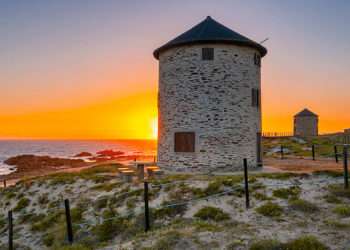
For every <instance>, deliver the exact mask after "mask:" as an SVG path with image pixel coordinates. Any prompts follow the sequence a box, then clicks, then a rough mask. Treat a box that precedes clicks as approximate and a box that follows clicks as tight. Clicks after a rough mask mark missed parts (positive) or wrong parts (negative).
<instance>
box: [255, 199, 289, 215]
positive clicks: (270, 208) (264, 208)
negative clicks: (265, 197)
mask: <svg viewBox="0 0 350 250" xmlns="http://www.w3.org/2000/svg"><path fill="white" fill-rule="evenodd" d="M255 211H256V212H258V213H259V214H262V215H264V216H268V217H278V216H280V215H281V214H282V212H283V209H282V207H281V206H279V205H278V204H276V203H273V202H270V201H268V202H266V203H265V204H263V205H261V206H260V207H258V208H256V209H255Z"/></svg>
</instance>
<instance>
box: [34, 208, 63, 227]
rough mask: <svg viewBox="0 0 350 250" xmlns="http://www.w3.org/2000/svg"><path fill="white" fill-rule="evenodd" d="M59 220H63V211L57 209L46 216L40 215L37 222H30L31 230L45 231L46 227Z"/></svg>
mask: <svg viewBox="0 0 350 250" xmlns="http://www.w3.org/2000/svg"><path fill="white" fill-rule="evenodd" d="M59 221H63V212H62V211H57V212H55V213H52V214H48V215H47V216H42V219H41V220H39V221H38V222H35V223H34V224H32V228H31V229H32V230H33V231H45V230H47V228H48V227H51V226H53V225H54V224H56V223H58V222H59Z"/></svg>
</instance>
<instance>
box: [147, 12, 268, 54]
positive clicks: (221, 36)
mask: <svg viewBox="0 0 350 250" xmlns="http://www.w3.org/2000/svg"><path fill="white" fill-rule="evenodd" d="M203 43H227V44H235V45H241V46H248V47H253V48H256V49H257V50H258V51H259V52H260V53H261V56H265V55H266V53H267V50H266V48H265V47H263V46H262V45H260V44H259V43H256V42H254V41H253V40H250V39H249V38H247V37H245V36H243V35H241V34H239V33H237V32H235V31H233V30H231V29H229V28H227V27H225V26H224V25H222V24H221V23H218V22H217V21H215V20H214V19H212V18H211V17H210V16H208V17H207V18H206V19H205V20H204V21H202V22H200V23H199V24H197V25H196V26H194V27H193V28H191V29H190V30H188V31H186V32H185V33H183V34H181V35H179V36H178V37H176V38H175V39H173V40H171V41H170V42H168V43H166V44H165V45H163V46H161V47H160V48H158V49H156V50H155V51H154V52H153V55H154V57H155V58H157V59H158V58H159V54H160V53H161V52H163V51H165V50H167V49H170V48H173V47H177V46H182V45H189V44H203Z"/></svg>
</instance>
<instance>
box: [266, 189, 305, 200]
mask: <svg viewBox="0 0 350 250" xmlns="http://www.w3.org/2000/svg"><path fill="white" fill-rule="evenodd" d="M300 192H301V189H300V188H299V187H290V188H279V189H275V190H273V192H272V194H273V196H275V197H278V198H281V199H289V198H297V197H298V196H299V195H300Z"/></svg>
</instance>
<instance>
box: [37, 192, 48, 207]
mask: <svg viewBox="0 0 350 250" xmlns="http://www.w3.org/2000/svg"><path fill="white" fill-rule="evenodd" d="M38 203H39V204H40V205H47V204H48V203H49V197H48V195H47V194H42V195H40V196H39V198H38Z"/></svg>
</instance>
